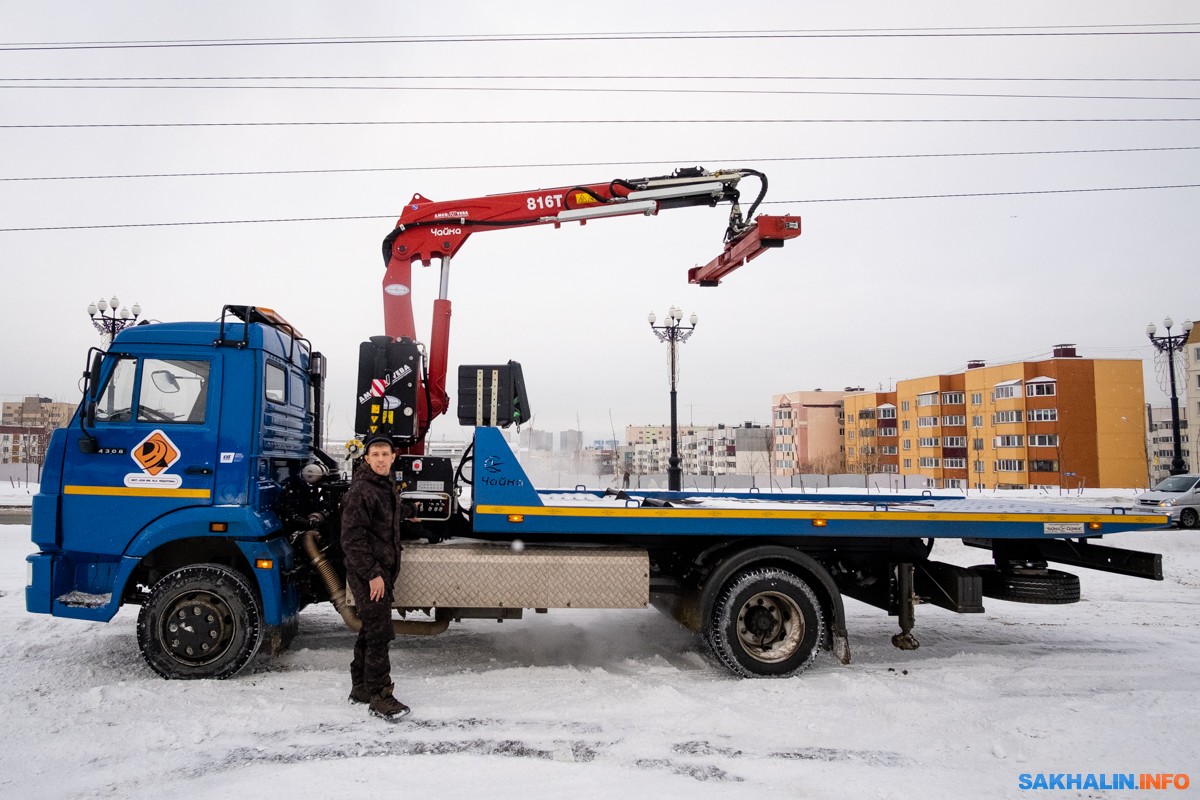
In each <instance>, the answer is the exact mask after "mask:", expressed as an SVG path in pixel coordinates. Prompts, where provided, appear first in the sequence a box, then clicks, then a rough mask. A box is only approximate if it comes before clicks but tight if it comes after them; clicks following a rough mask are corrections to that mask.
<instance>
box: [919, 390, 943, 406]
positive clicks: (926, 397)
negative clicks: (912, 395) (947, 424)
mask: <svg viewBox="0 0 1200 800" xmlns="http://www.w3.org/2000/svg"><path fill="white" fill-rule="evenodd" d="M937 401H938V396H937V392H925V393H924V394H919V395H917V408H921V407H922V406H936V405H937Z"/></svg>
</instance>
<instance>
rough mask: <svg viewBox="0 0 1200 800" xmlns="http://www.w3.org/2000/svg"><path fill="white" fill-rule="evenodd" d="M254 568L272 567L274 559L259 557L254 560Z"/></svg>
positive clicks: (273, 566)
mask: <svg viewBox="0 0 1200 800" xmlns="http://www.w3.org/2000/svg"><path fill="white" fill-rule="evenodd" d="M254 568H255V569H274V568H275V561H274V559H270V558H260V559H257V560H256V561H255V562H254Z"/></svg>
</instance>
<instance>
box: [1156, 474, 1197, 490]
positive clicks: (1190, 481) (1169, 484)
mask: <svg viewBox="0 0 1200 800" xmlns="http://www.w3.org/2000/svg"><path fill="white" fill-rule="evenodd" d="M1198 480H1200V476H1197V475H1172V476H1171V477H1169V478H1167V479H1166V480H1165V481H1163V482H1162V483H1160V484H1159V485H1158V486H1155V487H1154V491H1156V492H1186V491H1187V490H1188V489H1191V488H1192V487H1193V486H1195V485H1196V481H1198Z"/></svg>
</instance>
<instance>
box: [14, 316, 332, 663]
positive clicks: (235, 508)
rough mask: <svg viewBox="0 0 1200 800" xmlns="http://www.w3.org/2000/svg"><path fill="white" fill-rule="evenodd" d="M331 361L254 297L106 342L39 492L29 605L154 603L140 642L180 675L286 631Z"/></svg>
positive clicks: (54, 441) (95, 611) (89, 612)
mask: <svg viewBox="0 0 1200 800" xmlns="http://www.w3.org/2000/svg"><path fill="white" fill-rule="evenodd" d="M323 373H324V359H323V358H322V357H321V355H320V354H319V353H313V352H312V349H311V346H310V344H309V343H308V342H307V341H306V340H305V339H303V338H302V337H301V336H300V335H299V334H298V333H297V331H296V330H295V329H294V328H293V327H292V326H291V325H289V324H288V323H287V322H286V321H284V320H283V319H282V318H281V317H279V316H278V315H277V314H275V313H274V312H273V311H271V310H269V309H265V308H256V307H253V306H225V307H224V309H223V310H222V313H221V317H220V319H219V320H218V321H216V322H207V323H198V322H184V323H161V324H152V325H151V324H144V323H143V324H141V325H137V326H134V327H131V328H127V329H126V330H124V331H122V332H121V333H119V334H118V335H117V336H116V338H115V340H114V341H113V343H112V345H111V347H110V348H109V350H108V352H107V353H102V352H99V351H94V355H93V357H92V358H91V360H90V364H89V367H88V369H87V371H86V373H85V381H86V384H85V393H84V399H83V402H82V403H81V405H80V407H79V409H78V410H77V412H76V414H75V417H74V418H73V420H72V422H71V424H70V425H69V426H68V427H66V428H63V429H60V430H57V431H55V432H54V435H53V436H52V438H51V440H50V445H49V447H48V450H47V453H46V463H45V471H44V473H43V480H42V487H41V493H40V494H38V495H37V496H36V497H35V498H34V508H33V541H34V543H35V544H36V545H37V546H39V548H40V550H41V552H39V553H37V554H35V555H32V556H30V557H29V565H30V576H29V577H30V580H29V586H28V588H27V589H26V604H27V607H28V608H29V610H30V611H36V612H41V613H50V614H53V615H55V616H60V617H74V618H78V619H87V620H98V621H107V620H109V619H111V618H112V617H113V615H114V614H116V612H117V610H118V608H119V607H120V605H121V604H122V603H123V602H134V603H138V604H141V605H142V613H141V616H140V618H139V621H138V640H139V645H140V646H141V648H142V652H143V654H144V655H145V656H146V658H147V661H148V662H149V663H150V665H151V666H152V667H154V668H155V669H156V670H157V671H158V672H160V674H164V675H167V676H168V677H224V676H226V675H231V674H233V673H235V672H236V671H237V670H239V669H240V668H241V667H242V666H243V665H244V664H245V663H246V662H247V661H248V660H249V659H250V658H251V657H252V656H253V655H254V653H255V652H256V651H257V649H258V647H259V645H260V643H261V642H262V641H263V640H264V639H269V640H272V641H273V642H274V643H275V644H276V645H277V646H282V645H283V644H286V641H287V639H289V638H290V636H291V635H292V633H293V632H294V630H295V627H296V614H297V612H298V610H299V598H298V591H297V587H296V586H295V585H294V584H293V582H292V581H291V580H289V571H290V570H292V569H293V567H294V564H293V563H292V560H293V551H292V549H291V547H290V546H289V545H288V543H287V542H286V540H285V538H283V531H282V525H281V521H280V519H279V517H278V508H279V500H280V493H281V491H283V488H284V487H285V486H286V485H287V484H288V482H289V481H291V480H295V477H296V476H298V475H299V474H300V472H301V471H302V470H303V468H304V467H305V466H306V465H309V464H310V463H313V462H314V458H315V457H314V453H315V452H316V451H315V450H314V447H313V443H314V442H315V441H319V439H318V438H317V437H318V436H319V432H320V418H319V409H320V407H321V406H320V394H321V386H322V379H323ZM326 462H327V463H329V462H328V460H327V459H326ZM316 463H317V465H318V466H316V468H317V469H321V467H320V466H319V464H320V461H319V460H318V461H317V462H316ZM130 498H137V500H136V502H129V499H130Z"/></svg>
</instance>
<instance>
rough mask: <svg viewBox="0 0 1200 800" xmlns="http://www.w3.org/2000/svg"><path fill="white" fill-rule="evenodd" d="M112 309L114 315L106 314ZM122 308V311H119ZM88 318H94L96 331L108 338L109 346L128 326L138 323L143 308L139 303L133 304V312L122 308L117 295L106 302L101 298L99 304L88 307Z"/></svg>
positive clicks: (93, 323)
mask: <svg viewBox="0 0 1200 800" xmlns="http://www.w3.org/2000/svg"><path fill="white" fill-rule="evenodd" d="M110 308H111V309H112V313H110V314H105V313H104V312H105V311H108V310H109V309H110ZM118 308H120V309H121V310H120V311H117V309H118ZM87 312H88V316H89V317H91V318H92V325H94V326H96V330H97V331H99V332H100V335H101V336H107V337H108V342H109V344H111V343H112V340H113V339H115V338H117V334H118V333H120V332H121V331H123V330H124V329H125V328H127V327H128V326H130V325H132V324H134V323H135V322H137V318H138V317H139V316H141V313H142V307H141V306H140V305H138V304H137V303H134V304H133V309H132V312H133V313H130V309H128V308H121V301H120V300H118V299H117V296H116V295H113V296H112V299H111V300H109V301H108V302H105V300H104V298H103V297H101V298H100V300H99V301H98V302H95V303H92V304H90V305H89V306H88V307H87Z"/></svg>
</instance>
